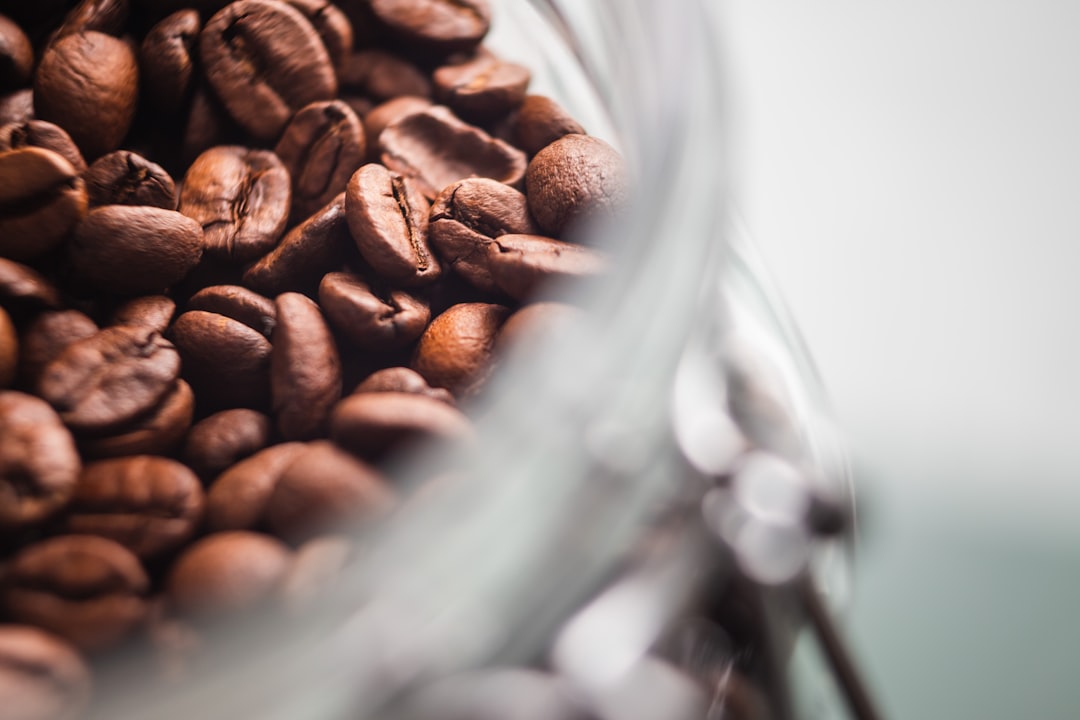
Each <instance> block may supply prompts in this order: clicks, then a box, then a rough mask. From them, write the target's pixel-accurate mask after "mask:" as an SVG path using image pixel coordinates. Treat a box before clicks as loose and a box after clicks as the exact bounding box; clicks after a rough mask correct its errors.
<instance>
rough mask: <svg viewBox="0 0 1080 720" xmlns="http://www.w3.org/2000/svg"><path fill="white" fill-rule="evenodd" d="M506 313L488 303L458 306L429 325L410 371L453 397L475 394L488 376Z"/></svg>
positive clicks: (505, 309)
mask: <svg viewBox="0 0 1080 720" xmlns="http://www.w3.org/2000/svg"><path fill="white" fill-rule="evenodd" d="M509 314H510V311H509V310H508V309H507V308H505V307H503V306H502V305H492V304H490V303H461V304H459V305H454V306H453V307H451V308H450V309H448V310H447V311H446V312H444V313H442V314H441V315H439V316H438V317H437V318H435V319H434V320H432V321H431V325H429V326H428V328H427V330H425V331H424V334H423V335H422V336H421V337H420V343H419V345H417V347H416V354H415V355H414V356H413V362H412V367H413V370H416V371H417V372H418V373H420V374H421V375H423V376H424V379H425V380H427V381H428V382H429V383H430V384H431V385H433V386H435V387H443V388H446V389H447V390H449V391H450V392H452V393H453V394H454V397H458V398H462V397H470V396H472V395H475V394H477V393H478V392H479V391H480V390H481V389H482V388H483V386H484V384H485V383H486V382H487V379H488V375H489V374H490V372H491V354H492V347H493V345H494V342H495V336H496V335H498V332H499V327H500V326H501V325H502V323H503V321H504V320H506V318H507V316H508V315H509Z"/></svg>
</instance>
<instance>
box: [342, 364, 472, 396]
mask: <svg viewBox="0 0 1080 720" xmlns="http://www.w3.org/2000/svg"><path fill="white" fill-rule="evenodd" d="M368 392H370V393H375V392H394V393H413V394H415V395H425V396H427V397H430V398H434V399H435V400H438V401H440V402H444V403H447V404H449V405H455V404H456V403H455V402H454V396H453V395H451V394H450V393H449V392H448V391H447V390H446V389H445V388H433V387H431V386H430V385H428V384H427V380H424V377H423V376H422V375H421V374H420V373H418V372H416V371H415V370H410V369H409V368H407V367H391V368H384V369H382V370H377V371H375V372H373V373H372V374H371V375H368V376H367V377H366V378H365V379H364V381H363V382H362V383H360V384H359V385H357V386H356V388H355V389H354V390H353V393H354V394H355V393H368Z"/></svg>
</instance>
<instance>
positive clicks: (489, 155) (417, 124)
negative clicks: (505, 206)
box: [379, 106, 527, 199]
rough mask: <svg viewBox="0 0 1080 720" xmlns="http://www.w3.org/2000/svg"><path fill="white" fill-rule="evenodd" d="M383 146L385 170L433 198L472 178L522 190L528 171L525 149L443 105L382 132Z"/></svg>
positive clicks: (402, 120) (406, 117)
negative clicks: (486, 130)
mask: <svg viewBox="0 0 1080 720" xmlns="http://www.w3.org/2000/svg"><path fill="white" fill-rule="evenodd" d="M379 144H380V145H381V150H382V155H381V158H382V163H383V165H385V166H386V167H388V168H390V170H392V171H394V172H396V173H399V174H401V175H403V176H405V177H407V178H410V179H412V180H415V181H416V182H417V183H418V184H419V187H420V190H421V192H423V193H424V195H425V196H427V197H428V198H432V199H433V198H435V197H436V196H437V195H438V194H439V193H440V192H441V191H442V189H443V188H445V187H446V186H447V185H450V184H451V183H454V182H457V181H458V180H462V179H464V178H467V177H489V178H493V179H495V180H498V181H499V182H503V183H506V184H507V185H518V184H520V183H521V180H522V178H523V177H524V176H525V168H526V166H527V161H526V158H525V154H524V153H522V152H521V151H520V150H518V149H517V148H514V147H511V146H510V145H508V144H506V143H505V142H503V141H502V140H496V139H495V138H493V137H491V136H490V135H488V134H487V133H486V132H484V131H483V130H481V129H480V128H478V127H475V126H473V125H468V124H466V123H464V122H462V121H461V120H460V119H458V118H457V117H456V116H455V115H454V114H453V113H452V112H450V110H449V109H448V108H445V107H441V106H439V107H432V108H429V109H427V110H424V111H423V112H418V113H412V114H410V115H406V116H405V117H403V118H401V119H400V120H398V121H397V122H395V123H394V124H392V125H390V126H389V127H387V128H386V129H385V130H383V131H382V134H381V135H380V136H379Z"/></svg>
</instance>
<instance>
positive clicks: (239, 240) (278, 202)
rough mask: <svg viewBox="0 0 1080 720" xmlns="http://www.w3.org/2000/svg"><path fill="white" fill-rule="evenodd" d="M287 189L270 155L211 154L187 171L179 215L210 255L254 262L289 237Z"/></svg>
mask: <svg viewBox="0 0 1080 720" xmlns="http://www.w3.org/2000/svg"><path fill="white" fill-rule="evenodd" d="M234 4H238V3H234ZM230 7H232V6H230ZM289 184H290V183H289V172H288V170H286V169H285V166H284V165H282V164H281V161H280V160H279V159H278V157H277V156H276V155H274V153H272V152H268V151H266V150H249V149H247V148H244V147H239V146H236V145H226V146H221V147H215V148H211V149H209V150H207V151H206V152H204V153H203V154H202V155H200V156H199V157H198V158H197V159H196V160H195V162H194V163H192V165H191V167H190V168H188V171H187V175H186V176H185V177H184V186H183V189H182V190H181V191H180V212H182V213H183V214H184V215H187V216H188V217H190V218H193V219H195V220H196V221H198V223H199V224H200V225H202V228H203V232H204V233H205V243H206V252H207V253H209V254H211V255H213V256H214V257H218V258H225V259H230V260H233V261H236V262H245V261H248V260H254V259H255V258H257V257H259V256H260V255H262V254H264V253H266V252H269V251H270V250H272V249H273V247H274V245H275V244H276V243H277V241H278V238H280V237H281V233H282V232H284V231H285V223H286V222H287V221H288V219H289V203H290V202H291V191H290V188H289Z"/></svg>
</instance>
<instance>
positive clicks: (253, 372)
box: [171, 310, 271, 408]
mask: <svg viewBox="0 0 1080 720" xmlns="http://www.w3.org/2000/svg"><path fill="white" fill-rule="evenodd" d="M171 337H172V339H173V341H174V342H175V343H176V348H177V350H179V352H180V357H182V358H183V361H184V378H185V379H186V380H187V381H188V382H189V383H191V387H192V388H193V389H194V390H195V396H196V397H197V398H199V402H200V408H203V407H204V406H206V407H210V408H232V407H261V406H264V405H265V404H266V401H267V396H268V395H269V389H270V353H271V348H270V343H269V342H268V341H267V339H266V337H265V336H264V335H263V334H262V333H260V332H259V331H258V330H253V329H252V328H251V327H249V326H247V325H245V324H244V323H242V322H240V321H239V320H233V319H232V318H228V317H225V316H224V315H219V314H218V313H210V312H205V311H203V310H191V311H188V312H186V313H184V314H183V315H181V316H180V317H178V318H177V319H176V322H175V323H173V327H172V330H171Z"/></svg>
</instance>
